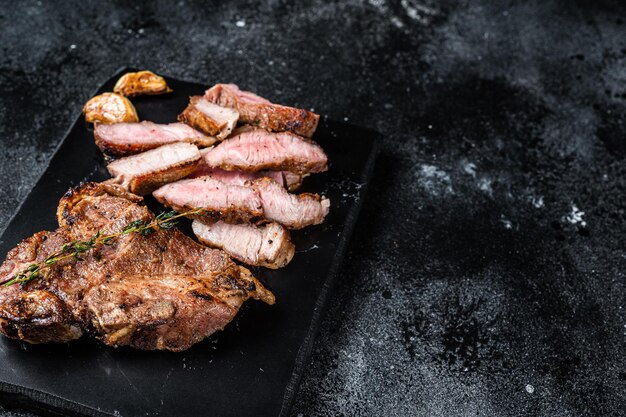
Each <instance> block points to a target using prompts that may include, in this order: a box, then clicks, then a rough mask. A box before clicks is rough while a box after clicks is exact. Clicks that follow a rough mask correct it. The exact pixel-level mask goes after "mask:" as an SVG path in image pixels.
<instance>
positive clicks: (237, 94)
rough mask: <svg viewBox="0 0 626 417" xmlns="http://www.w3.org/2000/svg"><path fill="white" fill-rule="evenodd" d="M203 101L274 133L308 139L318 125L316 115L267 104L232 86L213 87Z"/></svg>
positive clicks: (260, 98)
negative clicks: (227, 109)
mask: <svg viewBox="0 0 626 417" xmlns="http://www.w3.org/2000/svg"><path fill="white" fill-rule="evenodd" d="M204 97H205V98H206V99H207V100H209V101H210V102H212V103H215V104H219V105H220V106H224V107H232V108H233V109H235V110H237V111H238V112H239V121H240V122H242V123H247V124H251V125H256V126H259V127H262V128H264V129H268V130H272V131H275V132H283V131H287V132H293V133H296V134H298V135H300V136H305V137H308V138H310V137H311V136H313V133H315V129H316V128H317V124H318V123H319V118H320V117H319V115H317V114H315V113H312V112H310V111H308V110H304V109H296V108H293V107H287V106H282V105H280V104H273V103H270V102H269V101H268V100H267V99H264V98H263V97H259V96H257V95H256V94H254V93H251V92H249V91H242V90H240V89H239V87H237V86H236V85H235V84H216V85H215V86H213V87H211V88H210V89H208V90H207V91H206V92H205V94H204Z"/></svg>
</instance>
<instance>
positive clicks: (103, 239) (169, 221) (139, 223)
mask: <svg viewBox="0 0 626 417" xmlns="http://www.w3.org/2000/svg"><path fill="white" fill-rule="evenodd" d="M203 211H204V209H201V208H197V209H193V210H188V211H185V212H183V213H178V212H176V211H168V212H164V213H161V214H159V215H158V216H156V218H155V219H154V220H152V221H147V220H135V221H133V222H130V223H129V224H127V225H126V226H125V227H124V228H123V229H122V231H121V232H118V233H110V234H106V233H104V232H102V231H98V232H97V233H96V234H95V235H94V236H93V237H92V238H91V239H89V240H77V241H73V242H69V243H66V244H64V245H63V246H61V249H59V250H58V251H57V252H55V253H53V254H52V255H50V256H48V257H47V258H46V259H44V260H43V261H41V262H39V263H36V264H30V265H28V267H26V269H24V270H23V271H21V272H19V273H17V274H15V275H14V276H13V277H11V278H9V279H7V280H5V281H2V282H0V285H2V286H5V287H8V286H10V285H14V284H21V285H22V287H24V286H26V284H28V283H29V282H31V281H32V280H34V279H36V278H37V277H39V276H40V275H41V272H42V270H44V269H46V268H49V267H50V266H52V265H54V264H56V263H57V262H60V261H63V260H66V259H70V258H74V259H76V260H79V259H80V255H81V254H82V253H85V252H88V251H90V250H91V249H94V248H96V247H98V246H101V245H105V246H109V245H112V244H113V242H114V241H115V239H116V238H118V237H120V236H124V235H129V234H131V233H137V234H139V235H141V236H149V235H151V234H152V233H153V232H155V231H156V230H159V229H162V230H167V229H171V228H173V227H174V226H176V224H178V221H177V219H179V218H181V217H185V216H191V215H194V214H200V213H202V212H203Z"/></svg>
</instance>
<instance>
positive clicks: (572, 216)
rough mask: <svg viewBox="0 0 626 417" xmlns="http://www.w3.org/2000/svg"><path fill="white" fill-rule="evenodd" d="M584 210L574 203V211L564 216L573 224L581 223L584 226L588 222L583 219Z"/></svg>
mask: <svg viewBox="0 0 626 417" xmlns="http://www.w3.org/2000/svg"><path fill="white" fill-rule="evenodd" d="M584 215H585V212H584V211H581V210H580V209H579V208H578V207H576V205H575V204H572V211H570V212H569V214H568V215H566V216H564V217H563V218H564V219H565V220H566V221H568V222H569V223H571V224H580V225H581V226H582V227H585V226H587V222H586V221H585V220H584V219H583V216H584Z"/></svg>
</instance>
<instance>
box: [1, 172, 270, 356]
mask: <svg viewBox="0 0 626 417" xmlns="http://www.w3.org/2000/svg"><path fill="white" fill-rule="evenodd" d="M57 215H58V220H59V225H60V227H59V228H58V229H57V230H55V231H52V232H46V231H44V232H39V233H36V234H35V235H33V236H31V237H29V238H27V239H25V240H24V241H22V242H21V243H20V244H18V246H17V247H16V248H14V249H13V250H11V251H10V252H9V254H8V255H7V258H6V260H5V262H4V263H3V264H2V266H0V280H2V281H5V280H7V279H9V278H11V277H13V276H14V275H15V274H17V273H18V272H20V271H22V270H24V269H25V268H27V267H28V265H30V264H32V263H38V262H41V261H43V260H44V259H46V257H47V256H49V255H50V254H52V253H55V252H56V251H57V250H59V249H60V248H61V246H62V245H63V244H65V243H68V242H70V241H73V240H85V239H89V238H91V237H92V236H93V235H94V234H95V233H96V232H97V231H104V232H106V233H116V232H119V231H121V230H122V229H123V228H124V226H126V225H127V224H129V223H130V222H132V221H135V220H144V221H150V220H153V219H154V215H153V214H152V213H151V212H150V211H149V210H148V209H147V208H146V207H145V206H143V203H142V199H141V198H140V197H138V196H135V195H133V194H129V193H128V192H126V191H124V190H123V189H122V188H120V187H117V186H115V185H106V184H97V183H87V184H84V185H82V186H80V187H78V188H76V189H73V190H70V191H69V192H68V193H67V194H66V195H65V196H64V197H63V198H62V199H61V202H60V204H59V207H58V211H57ZM249 298H254V299H258V300H262V301H264V302H266V303H268V304H273V303H274V296H273V294H272V293H271V292H270V291H268V290H267V289H265V288H264V287H263V285H262V284H261V283H260V282H259V281H258V280H256V278H254V277H253V276H252V275H251V273H250V271H249V270H248V269H246V268H244V267H241V266H238V265H236V264H235V263H234V262H232V260H231V259H230V258H229V257H228V255H226V253H224V252H223V251H221V250H217V249H209V248H207V247H204V246H202V245H200V244H197V243H195V242H194V241H193V240H192V239H190V238H188V237H187V236H185V235H183V234H182V233H181V232H179V231H178V230H176V229H169V230H157V231H155V232H153V233H152V234H150V235H148V236H141V235H139V234H137V233H131V234H128V235H123V236H121V237H119V238H117V239H115V240H114V241H113V244H112V245H110V246H99V247H96V248H95V249H92V250H90V251H88V252H85V253H83V254H81V255H80V257H79V258H78V259H68V260H65V261H60V262H58V263H55V264H53V265H52V266H51V267H50V268H46V269H43V270H42V275H41V276H40V277H38V278H36V279H35V280H33V281H31V282H30V283H27V284H26V285H25V286H23V287H22V286H20V285H11V286H3V287H0V331H1V332H2V333H3V334H5V335H6V336H8V337H11V338H15V339H20V340H24V341H27V342H30V343H45V342H67V341H70V340H74V339H78V338H79V337H81V336H82V335H83V334H85V333H88V334H90V335H92V336H94V337H96V338H98V339H100V340H101V341H102V342H103V343H105V344H107V345H111V346H122V345H128V346H132V347H135V348H138V349H167V350H171V351H181V350H184V349H187V348H189V347H190V346H192V345H193V344H194V343H197V342H199V341H201V340H202V339H204V338H206V337H208V336H209V335H211V334H213V333H214V332H216V331H218V330H221V329H223V328H224V326H226V325H227V324H228V323H229V322H230V321H231V320H232V319H233V317H234V316H235V314H236V313H237V311H238V310H239V307H240V306H241V305H242V303H243V302H244V301H246V300H247V299H249Z"/></svg>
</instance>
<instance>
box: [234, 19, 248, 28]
mask: <svg viewBox="0 0 626 417" xmlns="http://www.w3.org/2000/svg"><path fill="white" fill-rule="evenodd" d="M235 26H237V27H238V28H242V27H244V26H246V21H245V20H237V21H236V22H235Z"/></svg>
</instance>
